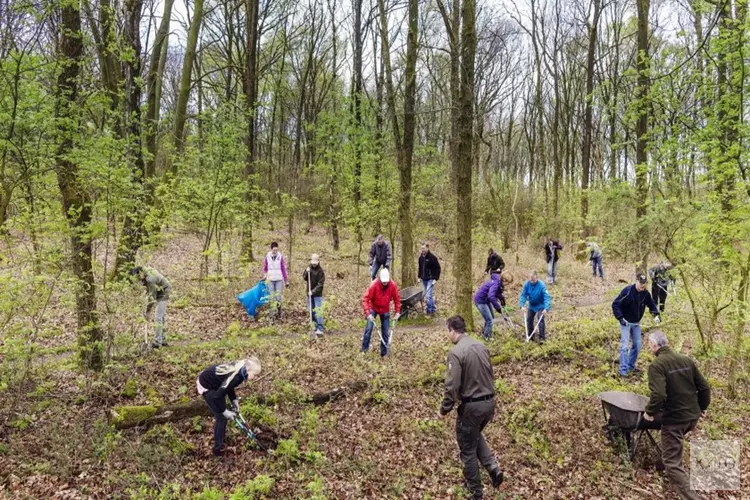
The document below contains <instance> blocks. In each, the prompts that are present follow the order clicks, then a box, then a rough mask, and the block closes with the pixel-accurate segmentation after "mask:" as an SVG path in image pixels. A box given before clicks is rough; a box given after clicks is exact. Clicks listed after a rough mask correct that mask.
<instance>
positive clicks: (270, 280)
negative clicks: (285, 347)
mask: <svg viewBox="0 0 750 500" xmlns="http://www.w3.org/2000/svg"><path fill="white" fill-rule="evenodd" d="M263 279H264V280H266V282H267V284H268V293H269V295H270V296H271V301H272V303H271V308H270V310H271V312H270V314H271V319H272V320H273V319H274V318H276V319H278V318H281V292H282V291H283V290H284V286H289V278H288V277H287V274H286V262H285V261H284V256H283V255H281V252H279V244H278V243H276V242H275V241H274V242H273V243H271V251H270V252H268V254H266V258H265V259H264V260H263Z"/></svg>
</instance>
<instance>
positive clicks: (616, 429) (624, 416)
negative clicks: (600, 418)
mask: <svg viewBox="0 0 750 500" xmlns="http://www.w3.org/2000/svg"><path fill="white" fill-rule="evenodd" d="M598 398H599V399H600V400H601V402H602V411H603V413H604V421H605V422H606V423H605V425H604V429H605V431H606V432H607V437H608V438H609V439H610V441H612V442H613V443H614V442H616V441H617V438H618V437H619V436H622V437H623V439H624V441H625V444H626V446H627V449H628V459H629V460H630V461H631V462H632V461H633V457H635V452H636V450H637V449H638V444H639V442H640V441H641V438H642V437H643V435H644V434H645V435H646V437H647V438H648V439H649V441H651V443H652V444H653V445H654V446H655V447H656V449H657V450H658V452H659V456H661V448H660V447H659V445H658V444H657V443H656V441H655V440H654V437H653V436H652V435H651V432H650V431H652V430H658V429H661V421H660V420H658V419H654V421H652V422H649V421H648V420H645V419H644V418H643V414H644V413H645V412H646V405H647V404H648V398H647V397H646V396H641V395H640V394H636V393H634V392H620V391H607V392H602V393H600V394H599V395H598Z"/></svg>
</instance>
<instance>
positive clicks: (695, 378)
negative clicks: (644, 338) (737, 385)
mask: <svg viewBox="0 0 750 500" xmlns="http://www.w3.org/2000/svg"><path fill="white" fill-rule="evenodd" d="M648 340H649V344H650V345H651V352H653V353H654V355H655V356H656V357H655V358H654V361H653V362H652V363H651V366H649V367H648V387H649V389H650V390H651V398H650V399H649V401H648V405H647V406H646V412H645V413H644V415H643V418H644V419H645V420H647V421H653V420H654V418H655V416H656V415H659V414H660V415H661V424H662V425H661V448H662V450H661V453H662V461H663V462H664V468H665V469H666V471H667V476H668V477H669V480H670V482H671V483H672V486H673V487H674V489H675V491H676V492H677V494H678V495H679V497H680V498H682V499H683V500H697V499H699V498H700V497H699V496H698V494H697V493H695V491H693V490H691V489H690V479H689V478H688V475H687V473H686V472H685V469H684V468H683V467H682V442H683V440H684V439H685V434H687V433H688V432H690V431H692V430H693V429H695V426H696V424H697V423H698V420H699V419H700V418H701V416H703V415H705V413H706V410H707V409H708V405H709V404H710V403H711V389H710V388H709V386H708V382H706V379H705V378H704V377H703V375H702V374H701V372H700V370H699V369H698V367H697V366H696V365H695V362H694V361H693V360H692V359H690V358H688V357H687V356H685V355H683V354H680V353H677V352H674V351H673V350H672V349H671V348H670V347H669V342H668V341H667V336H666V335H664V333H663V332H660V331H658V330H657V331H654V332H651V333H650V334H649V336H648Z"/></svg>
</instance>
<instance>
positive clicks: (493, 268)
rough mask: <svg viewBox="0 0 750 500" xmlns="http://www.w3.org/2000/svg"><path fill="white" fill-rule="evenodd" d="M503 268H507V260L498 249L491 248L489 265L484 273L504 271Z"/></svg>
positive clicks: (488, 258) (488, 257) (488, 259)
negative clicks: (499, 253)
mask: <svg viewBox="0 0 750 500" xmlns="http://www.w3.org/2000/svg"><path fill="white" fill-rule="evenodd" d="M503 269H505V261H504V260H503V258H502V257H500V255H498V253H497V252H496V251H494V250H493V249H492V248H490V252H489V255H488V256H487V267H485V268H484V274H487V273H502V272H503Z"/></svg>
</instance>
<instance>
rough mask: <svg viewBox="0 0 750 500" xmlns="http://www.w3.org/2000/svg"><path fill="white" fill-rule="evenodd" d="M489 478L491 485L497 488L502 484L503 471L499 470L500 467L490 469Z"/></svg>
mask: <svg viewBox="0 0 750 500" xmlns="http://www.w3.org/2000/svg"><path fill="white" fill-rule="evenodd" d="M490 479H491V480H492V486H494V487H495V488H499V487H500V485H501V484H503V479H504V478H503V471H502V470H500V467H498V468H497V469H492V470H491V471H490Z"/></svg>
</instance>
